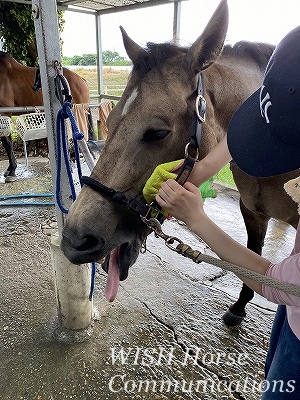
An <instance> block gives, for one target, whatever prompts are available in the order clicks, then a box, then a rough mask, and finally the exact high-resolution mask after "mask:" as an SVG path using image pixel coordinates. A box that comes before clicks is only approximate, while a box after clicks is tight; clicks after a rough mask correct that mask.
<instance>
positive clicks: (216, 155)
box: [188, 136, 231, 187]
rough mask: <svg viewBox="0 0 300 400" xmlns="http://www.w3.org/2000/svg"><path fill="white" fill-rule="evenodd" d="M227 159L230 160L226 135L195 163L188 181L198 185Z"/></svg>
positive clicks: (224, 163) (221, 166) (217, 170)
mask: <svg viewBox="0 0 300 400" xmlns="http://www.w3.org/2000/svg"><path fill="white" fill-rule="evenodd" d="M229 161H231V155H230V153H229V150H228V146H227V136H225V137H224V138H223V139H222V140H221V141H220V142H219V143H218V144H217V145H216V146H215V147H214V148H213V149H212V150H211V152H210V153H209V154H208V155H207V156H206V157H204V158H203V159H202V160H200V161H197V162H196V163H195V165H194V168H193V170H192V172H191V174H190V176H189V178H188V181H189V182H192V183H193V184H194V185H195V186H198V187H199V186H200V185H202V183H204V182H206V181H207V180H208V179H209V178H211V177H212V176H214V175H215V174H217V173H218V172H219V171H220V170H221V169H222V168H223V167H224V166H225V165H226V164H227V163H228V162H229Z"/></svg>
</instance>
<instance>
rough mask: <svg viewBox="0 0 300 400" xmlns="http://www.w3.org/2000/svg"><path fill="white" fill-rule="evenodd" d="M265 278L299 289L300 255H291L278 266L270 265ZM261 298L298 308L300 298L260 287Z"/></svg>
mask: <svg viewBox="0 0 300 400" xmlns="http://www.w3.org/2000/svg"><path fill="white" fill-rule="evenodd" d="M265 275H266V276H268V277H270V278H274V279H276V280H278V281H280V282H285V283H290V284H292V285H295V286H299V288H300V253H297V254H293V255H291V256H289V257H287V258H286V259H284V260H283V261H281V262H280V263H278V264H270V265H269V267H268V269H267V271H266V273H265ZM262 293H263V296H264V297H265V298H266V299H268V300H270V301H272V302H273V303H276V304H286V305H289V306H297V307H300V297H298V296H294V295H291V294H288V293H285V292H283V291H281V290H278V289H274V288H272V287H270V286H267V285H262Z"/></svg>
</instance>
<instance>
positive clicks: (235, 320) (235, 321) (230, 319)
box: [222, 308, 246, 326]
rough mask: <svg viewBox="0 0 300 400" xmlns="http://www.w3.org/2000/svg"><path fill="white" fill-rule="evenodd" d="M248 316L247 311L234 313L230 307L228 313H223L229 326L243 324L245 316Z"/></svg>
mask: <svg viewBox="0 0 300 400" xmlns="http://www.w3.org/2000/svg"><path fill="white" fill-rule="evenodd" d="M245 317H246V312H245V311H243V312H241V313H240V314H238V315H237V314H233V312H232V311H231V310H230V308H228V310H227V311H226V313H225V314H224V315H223V317H222V319H223V321H224V323H225V324H226V325H227V326H237V325H241V323H242V322H243V320H244V318H245Z"/></svg>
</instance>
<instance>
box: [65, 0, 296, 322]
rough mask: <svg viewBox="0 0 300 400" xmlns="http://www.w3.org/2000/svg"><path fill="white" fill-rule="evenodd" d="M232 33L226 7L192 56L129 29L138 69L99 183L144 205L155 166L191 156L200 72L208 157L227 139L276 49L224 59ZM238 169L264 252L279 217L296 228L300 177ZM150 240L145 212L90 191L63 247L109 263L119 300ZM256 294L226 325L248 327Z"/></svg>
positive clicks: (112, 118)
mask: <svg viewBox="0 0 300 400" xmlns="http://www.w3.org/2000/svg"><path fill="white" fill-rule="evenodd" d="M227 26H228V6H227V2H226V0H222V1H221V3H220V5H219V7H218V8H217V10H216V11H215V13H214V15H213V16H212V18H211V20H210V21H209V23H208V25H207V26H206V28H205V30H204V31H203V33H202V35H201V36H200V37H199V38H198V39H197V40H196V41H195V42H194V43H193V44H192V46H191V47H190V48H188V49H183V48H180V47H177V46H174V45H171V44H166V43H165V44H153V43H150V44H148V48H147V49H144V48H142V47H140V46H139V45H138V44H136V43H135V42H134V41H132V40H131V39H130V38H129V37H128V35H127V34H126V32H125V31H124V30H123V29H122V34H123V42H124V46H125V49H126V51H127V54H128V56H129V57H130V59H131V60H132V62H133V70H132V73H131V76H130V79H129V81H128V84H127V86H126V88H125V91H124V93H123V96H122V97H121V99H120V101H119V102H118V104H117V106H116V107H115V108H114V109H113V110H112V112H111V113H110V115H109V117H108V120H107V124H108V129H109V135H108V138H107V141H106V145H105V146H104V149H103V151H102V153H101V155H100V158H99V161H98V163H97V164H96V166H95V168H94V170H93V171H92V174H91V178H93V179H95V180H96V181H98V182H101V183H102V184H103V185H105V186H108V187H110V188H113V189H115V190H117V191H119V192H122V193H123V194H125V195H126V197H127V198H134V199H137V200H140V201H144V200H143V196H142V190H143V187H144V185H145V182H146V181H147V179H148V178H149V176H150V175H151V173H152V172H153V170H154V168H155V167H156V166H157V165H159V164H161V163H164V162H168V161H172V160H178V159H180V158H183V157H184V148H185V144H186V143H188V142H189V128H190V126H191V124H192V119H193V115H194V104H195V100H196V96H197V82H198V76H199V73H202V76H203V86H204V97H205V99H206V102H207V111H206V122H205V123H204V124H203V132H202V139H201V145H200V148H199V153H200V155H199V158H203V157H205V156H206V155H207V154H208V153H209V152H210V151H211V149H212V148H213V146H215V145H216V144H217V143H218V142H219V141H220V140H221V138H222V137H224V135H225V134H226V131H227V127H228V123H229V121H230V118H231V116H232V115H233V113H234V112H235V111H236V110H237V108H238V107H239V106H240V105H241V104H242V103H243V102H244V101H245V100H246V99H247V98H248V97H249V96H250V95H251V94H252V93H253V92H254V91H255V90H257V89H258V88H259V87H260V85H261V83H262V79H263V74H264V70H265V68H266V65H267V62H268V60H269V58H270V56H271V54H272V53H273V50H274V46H271V45H267V44H263V43H248V42H239V43H238V44H237V45H235V46H234V47H233V48H231V47H227V46H226V47H225V48H224V50H223V52H222V48H223V44H224V40H225V36H226V32H227ZM221 52H222V54H221ZM220 54H221V55H220ZM232 172H233V175H234V178H235V182H236V185H237V187H238V189H239V192H240V195H241V210H242V213H243V216H244V219H245V224H246V228H247V232H248V246H249V247H250V248H251V249H252V250H254V251H257V252H258V253H261V250H262V246H263V241H264V236H265V233H266V229H267V224H268V220H269V219H270V217H274V218H277V219H280V220H282V221H286V222H288V223H289V224H291V225H292V226H294V227H296V224H297V222H298V218H299V216H298V213H297V206H296V203H294V202H293V201H292V200H291V198H290V197H289V196H287V194H286V193H285V191H284V189H283V183H284V182H286V181H288V180H289V179H291V178H293V177H295V176H297V175H298V174H299V171H298V170H297V171H295V172H291V173H289V174H285V175H284V176H283V175H281V176H278V177H272V178H262V179H260V178H252V177H250V176H249V175H246V174H244V173H243V172H242V171H241V170H239V169H238V168H237V167H236V166H234V165H233V166H232ZM148 234H149V230H148V229H147V228H146V226H145V225H144V223H143V222H142V221H141V219H140V217H139V215H138V214H135V213H132V212H131V211H129V210H128V209H125V207H122V206H120V205H118V204H116V203H115V202H113V201H112V199H111V198H108V197H105V196H104V195H103V194H101V193H98V192H96V191H95V190H94V189H92V188H91V187H89V186H84V187H83V188H82V190H81V192H80V194H79V196H78V197H77V199H76V201H75V202H74V204H73V205H72V207H71V209H70V212H69V215H68V218H67V221H66V224H65V227H64V229H63V232H62V242H61V246H62V250H63V251H64V253H65V255H66V256H67V258H68V259H69V260H70V261H71V262H73V263H75V264H81V263H86V262H91V261H96V260H99V259H101V258H102V257H106V261H105V263H104V268H105V269H106V270H107V272H108V278H107V286H106V294H107V298H108V299H109V300H110V301H112V300H113V299H114V298H115V296H116V293H117V288H118V284H119V281H120V280H124V279H126V278H127V275H128V269H129V267H130V266H131V265H133V264H134V263H135V261H136V259H137V257H138V254H139V251H140V248H141V245H142V243H143V241H144V240H145V238H146V236H147V235H148ZM252 297H253V291H252V290H251V289H249V288H248V287H246V286H245V285H244V286H243V289H242V291H241V294H240V298H239V300H238V301H237V302H236V303H235V304H234V305H232V306H231V307H230V309H229V310H228V312H227V313H226V314H225V316H224V317H223V319H224V321H225V322H226V323H227V324H228V325H236V324H238V323H240V322H241V321H242V319H243V317H244V316H245V306H246V304H247V302H248V301H250V300H251V299H252Z"/></svg>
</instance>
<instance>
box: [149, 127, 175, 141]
mask: <svg viewBox="0 0 300 400" xmlns="http://www.w3.org/2000/svg"><path fill="white" fill-rule="evenodd" d="M169 133H170V131H167V130H157V129H148V130H147V131H146V132H145V133H144V136H143V141H144V142H154V141H158V140H162V139H164V138H165V137H166V136H168V134H169Z"/></svg>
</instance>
